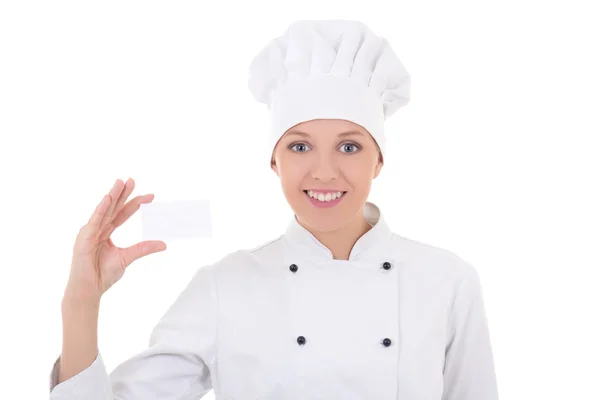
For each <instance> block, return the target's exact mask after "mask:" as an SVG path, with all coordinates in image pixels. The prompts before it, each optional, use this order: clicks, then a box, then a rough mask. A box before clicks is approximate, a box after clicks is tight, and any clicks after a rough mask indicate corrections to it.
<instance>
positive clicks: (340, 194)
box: [303, 190, 348, 207]
mask: <svg viewBox="0 0 600 400" xmlns="http://www.w3.org/2000/svg"><path fill="white" fill-rule="evenodd" d="M303 192H304V194H306V197H307V198H308V199H309V200H310V202H311V203H312V204H313V205H315V206H317V207H333V206H335V205H337V204H338V203H339V202H340V201H342V199H343V198H344V197H345V195H346V193H348V192H347V191H344V190H342V191H337V192H334V191H332V192H327V193H325V192H313V191H312V190H303Z"/></svg>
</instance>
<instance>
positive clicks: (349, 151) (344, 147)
mask: <svg viewBox="0 0 600 400" xmlns="http://www.w3.org/2000/svg"><path fill="white" fill-rule="evenodd" d="M340 148H341V149H342V153H347V154H352V153H356V152H357V151H358V150H360V146H359V145H357V144H355V143H344V144H343V145H342V147H340ZM352 149H355V150H354V151H352Z"/></svg>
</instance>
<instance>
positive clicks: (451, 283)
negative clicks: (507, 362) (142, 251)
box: [50, 21, 498, 400]
mask: <svg viewBox="0 0 600 400" xmlns="http://www.w3.org/2000/svg"><path fill="white" fill-rule="evenodd" d="M328 41H331V42H332V43H334V44H335V45H334V46H332V47H330V48H333V49H334V50H333V51H334V52H337V54H338V55H339V56H340V57H341V58H339V59H338V60H341V64H340V65H339V66H338V67H336V68H337V69H336V70H335V71H336V72H335V73H334V74H332V75H330V77H333V79H334V81H333V83H332V82H327V79H324V78H323V75H321V76H317V79H320V80H321V82H320V84H321V85H322V86H321V87H322V88H323V89H324V91H325V92H327V94H324V95H323V96H324V98H325V100H323V99H320V100H318V101H316V103H319V104H320V106H322V107H323V108H321V107H313V108H311V106H310V105H306V106H304V107H303V106H302V103H297V104H296V107H300V108H301V110H300V111H298V110H296V112H297V113H296V114H294V113H293V112H290V111H289V110H288V109H287V108H278V107H281V104H282V103H284V104H286V105H287V106H289V105H290V104H291V103H293V102H297V100H296V99H298V98H303V99H304V100H307V97H302V96H308V95H309V94H310V93H311V90H316V89H315V88H316V87H314V86H313V87H312V88H311V83H310V82H307V85H306V86H305V85H298V82H295V83H292V85H296V86H295V88H294V89H290V88H289V87H288V88H287V89H285V90H289V93H287V94H286V93H283V94H282V93H278V90H279V89H278V88H279V86H280V85H285V82H289V79H290V75H287V76H286V77H282V76H280V75H277V73H283V72H286V71H287V72H290V71H291V70H294V71H295V72H298V71H299V69H303V68H305V67H306V66H307V65H308V66H309V68H308V69H305V71H308V73H307V75H306V76H311V74H316V75H319V73H315V71H316V70H315V69H313V67H310V66H315V65H317V64H318V65H321V66H323V65H329V67H331V69H327V71H331V70H332V69H333V67H332V66H335V65H336V64H335V62H334V61H335V60H336V58H335V57H329V58H328V60H329V61H331V62H329V63H324V62H323V61H325V60H323V59H318V57H316V56H317V55H318V54H321V55H322V53H319V52H317V51H315V52H314V53H311V49H312V50H314V49H318V50H319V51H323V50H324V49H325V48H326V46H325V43H328ZM351 43H354V44H355V45H356V46H355V48H354V56H352V57H345V56H347V55H348V54H350V53H351V51H350V50H352V47H351V46H350V44H351ZM360 46H362V47H360ZM365 46H375V48H377V51H373V52H371V51H368V49H367V48H365ZM300 49H302V51H300ZM344 49H345V50H344ZM357 49H358V51H357ZM343 51H346V52H347V53H344V54H345V55H343V54H342V52H343ZM361 51H362V53H361ZM389 51H390V50H389V47H386V44H385V42H384V41H382V39H377V38H376V37H375V36H374V35H373V34H372V32H371V31H369V30H368V28H366V26H364V25H363V24H361V23H358V22H352V21H299V22H295V23H294V24H292V25H291V26H290V28H289V29H288V31H287V32H286V35H284V36H283V37H281V38H278V39H277V40H275V41H272V42H271V43H270V44H269V46H268V47H267V48H266V49H265V50H264V51H262V52H261V53H260V54H259V56H257V58H256V59H255V60H254V62H253V67H252V68H254V70H253V69H252V68H251V72H252V71H254V74H253V75H251V83H250V85H251V90H253V93H254V94H255V95H256V96H257V98H262V99H263V100H266V101H268V104H269V106H270V109H271V110H272V112H276V113H277V115H274V116H273V126H274V127H275V128H274V131H273V137H272V140H273V141H272V145H274V143H276V140H277V135H279V137H280V136H281V132H280V133H275V132H277V129H279V130H280V129H287V128H286V127H289V126H288V125H289V124H294V123H297V122H296V121H298V120H300V121H301V120H302V118H307V119H311V118H315V117H314V116H315V115H319V117H322V118H337V117H339V116H341V115H346V116H347V117H348V119H349V120H352V121H355V122H356V121H361V122H362V123H364V124H365V125H366V126H368V127H369V132H371V133H372V134H373V136H374V137H375V138H376V140H377V141H378V144H380V146H381V144H382V143H383V141H382V140H381V139H382V138H381V136H380V134H381V132H380V131H377V130H378V129H380V128H381V126H380V125H378V124H380V122H381V121H378V120H377V118H376V116H377V114H373V113H374V112H375V110H374V109H369V105H368V104H367V103H368V102H365V103H364V104H363V105H365V106H366V107H365V108H366V110H365V109H362V108H361V107H356V108H354V109H352V105H351V104H350V103H351V101H348V102H347V103H345V107H340V106H339V104H338V105H332V104H331V103H329V102H328V101H327V100H333V99H334V98H335V96H336V94H335V92H336V91H337V90H338V89H340V88H341V87H343V85H340V82H343V79H342V78H341V75H344V74H345V72H343V73H341V75H340V72H341V71H342V70H343V69H342V68H340V67H341V66H343V65H344V64H343V63H352V62H360V63H364V64H368V65H369V66H370V68H371V71H373V70H377V66H378V64H377V62H372V61H373V60H374V59H378V60H379V61H380V62H390V63H391V65H392V66H395V68H392V70H393V71H395V72H394V73H396V75H395V77H394V76H392V75H393V73H392V74H389V73H387V72H386V73H384V75H385V74H388V78H390V76H391V78H390V79H388V80H387V81H386V80H385V79H381V78H382V76H383V75H382V76H380V77H379V78H377V76H376V75H375V74H374V75H373V78H374V79H372V80H370V81H369V80H361V82H363V83H365V84H366V83H368V82H371V84H374V85H377V84H379V85H383V86H381V87H383V88H385V87H388V89H387V90H388V92H387V94H386V95H385V96H380V97H379V98H380V99H381V98H384V97H385V98H386V99H387V100H386V101H387V102H388V103H387V104H388V107H387V108H385V110H387V112H393V109H394V107H396V108H397V107H399V106H398V104H402V103H404V104H405V103H406V101H408V100H407V99H408V83H407V82H408V79H407V75H406V72H405V70H403V69H402V68H399V65H400V64H398V63H399V61H398V60H397V59H394V57H392V55H391V54H390V52H389ZM367 53H368V55H369V56H368V57H366V55H367ZM307 54H313V55H314V56H315V57H312V58H311V57H308V60H309V61H310V60H311V59H312V62H309V63H308V64H306V63H303V61H305V59H306V58H307V57H306V55H307ZM361 54H362V55H363V58H361ZM278 55H279V56H281V57H280V58H278ZM342 56H343V57H342ZM261 57H262V58H261ZM388 67H389V65H388ZM265 68H267V69H268V68H272V69H273V70H272V71H271V73H272V74H271V78H274V77H275V78H276V79H266V77H267V76H268V74H265V75H263V76H262V78H260V79H259V78H258V75H257V72H256V71H263V72H264V71H265ZM384 70H385V68H383V67H381V69H380V70H379V71H384ZM273 71H277V73H273ZM347 71H349V74H350V75H346V76H347V77H350V78H351V77H352V76H353V75H352V71H355V72H357V73H363V72H364V71H367V68H365V65H363V64H361V66H360V67H359V66H358V65H355V67H354V69H348V70H347ZM388 71H390V70H389V69H388ZM336 74H337V75H336ZM284 75H285V74H284ZM334 75H335V77H334ZM357 76H360V75H357ZM394 78H395V79H394ZM253 79H254V80H253ZM261 79H262V81H261ZM292 79H299V78H298V77H295V78H292ZM306 79H309V78H306ZM352 79H354V78H352ZM259 81H260V82H259ZM384 82H388V83H387V84H386V83H384ZM312 83H315V82H314V81H313V82H312ZM269 85H274V88H269V87H268V86H269ZM328 85H329V86H328ZM386 85H391V86H386ZM358 87H359V85H356V86H355V87H353V88H351V89H349V90H348V89H341V90H342V94H343V95H344V96H349V97H351V95H350V94H351V93H354V94H358V93H359V90H358V89H357V88H358ZM307 88H308V89H307ZM344 90H345V91H344ZM293 93H296V94H298V93H300V94H298V96H293V95H292V94H293ZM312 93H313V94H314V93H315V92H312ZM381 93H382V92H380V94H381ZM371 94H372V93H371ZM363 95H364V93H363V94H360V96H363ZM261 96H262V97H261ZM328 96H329V97H328ZM386 96H387V97H386ZM373 98H375V97H373ZM361 101H364V99H363V100H361ZM355 106H356V104H355ZM336 107H340V108H337V109H336ZM323 109H325V110H326V111H329V113H323V114H321V113H320V110H323ZM273 110H275V111H273ZM348 110H350V111H348ZM390 110H392V111H390ZM384 112H385V111H384ZM388 115H389V114H388ZM379 118H380V119H381V118H382V117H381V115H380V116H379ZM363 126H364V125H363ZM373 132H374V133H373ZM382 151H383V148H382ZM363 216H364V217H365V219H366V221H367V222H368V223H369V224H370V225H371V229H370V230H369V231H368V232H367V233H365V234H364V235H363V236H361V237H360V238H359V239H358V241H357V242H356V243H355V244H354V246H353V247H352V250H351V253H350V256H349V259H348V260H338V259H334V258H333V255H332V253H331V251H330V250H329V249H328V248H327V247H325V246H324V245H323V244H322V243H321V242H319V240H318V239H316V238H315V236H313V235H312V234H311V233H310V232H309V231H308V230H307V229H305V228H304V227H302V225H300V224H299V223H298V221H297V219H296V217H295V216H293V217H292V218H291V219H290V223H289V225H288V227H287V229H286V231H285V232H284V234H283V235H281V236H280V237H278V238H276V239H274V240H272V241H269V242H267V243H264V244H262V245H260V246H258V247H256V248H254V249H250V250H240V251H237V252H233V253H231V254H228V255H226V256H224V257H223V258H222V259H221V260H219V261H218V262H216V263H214V264H210V265H205V266H203V267H201V268H199V269H198V270H197V272H196V273H195V275H194V276H193V278H192V279H191V281H190V282H189V284H188V285H187V287H186V288H184V290H183V291H182V292H181V294H180V295H179V296H178V297H177V299H176V300H175V302H174V303H173V304H172V305H171V306H170V307H169V308H168V310H167V311H166V312H165V314H164V315H163V316H162V318H161V319H160V320H159V321H158V323H157V325H156V326H155V327H154V329H153V330H152V333H151V336H150V343H149V347H148V348H147V349H146V350H144V351H143V352H141V353H139V354H137V355H135V356H133V357H132V358H130V359H128V360H126V361H124V362H123V363H122V364H120V365H119V366H117V368H115V369H114V371H112V373H110V374H108V373H107V370H106V368H105V366H104V364H103V360H102V354H101V352H99V353H98V355H97V357H96V359H95V360H94V361H93V363H92V364H91V365H90V366H89V367H88V368H86V369H84V370H83V371H81V372H80V373H79V374H77V375H75V376H73V377H71V378H70V379H68V380H66V381H64V382H61V383H60V384H58V385H57V381H58V379H57V378H58V371H59V366H60V357H59V358H57V360H56V362H55V364H54V368H53V369H52V372H51V376H50V399H51V400H80V399H86V400H113V399H119V400H196V399H199V398H200V397H202V396H203V395H204V394H206V393H208V392H209V391H210V390H214V394H215V398H216V399H218V400H221V399H222V400H250V399H252V400H254V399H264V400H266V399H270V400H276V399H277V400H287V399H289V400H301V399H302V400H307V399H315V400H316V399H323V400H325V399H327V400H331V399H343V400H359V399H360V400H497V399H498V393H497V384H496V377H495V371H494V362H493V356H492V349H491V343H490V336H489V332H488V326H487V318H486V313H485V308H484V304H483V296H482V290H481V284H480V280H479V276H478V273H477V271H476V269H475V268H474V267H473V266H472V265H471V264H469V263H468V262H466V261H465V260H463V259H461V258H460V257H458V256H457V255H455V254H453V253H452V252H450V251H448V250H444V249H441V248H437V247H434V246H431V245H427V244H423V243H419V242H417V241H414V240H411V239H408V238H405V237H402V236H399V235H397V234H395V233H393V232H391V231H390V228H389V227H388V225H387V223H386V222H385V220H384V218H383V215H382V212H381V210H380V209H379V207H378V206H377V205H375V204H374V203H372V202H367V203H366V204H365V205H364V207H363Z"/></svg>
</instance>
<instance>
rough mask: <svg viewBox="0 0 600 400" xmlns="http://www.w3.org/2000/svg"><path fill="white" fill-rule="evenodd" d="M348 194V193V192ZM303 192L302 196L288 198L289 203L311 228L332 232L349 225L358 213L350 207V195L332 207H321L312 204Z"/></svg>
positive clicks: (299, 217) (301, 219) (302, 220)
mask: <svg viewBox="0 0 600 400" xmlns="http://www.w3.org/2000/svg"><path fill="white" fill-rule="evenodd" d="M346 195H347V194H346ZM305 196H306V195H305V194H304V193H302V195H301V196H297V195H295V196H294V198H293V199H289V198H288V203H289V204H290V206H291V208H292V209H293V211H294V214H296V216H297V217H298V220H300V221H301V222H302V223H303V224H304V225H308V226H309V227H310V229H311V230H313V231H318V232H331V231H335V230H337V229H340V228H342V227H344V226H345V225H347V224H348V223H349V222H350V221H352V219H353V218H355V217H356V215H355V214H356V213H354V212H352V211H351V207H349V204H348V203H349V201H348V200H350V197H348V198H345V199H343V201H342V202H341V203H340V204H338V205H336V206H334V207H331V208H319V207H316V206H315V205H313V204H311V203H310V201H309V200H308V199H307V198H306V197H305ZM290 200H291V201H290Z"/></svg>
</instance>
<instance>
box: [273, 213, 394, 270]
mask: <svg viewBox="0 0 600 400" xmlns="http://www.w3.org/2000/svg"><path fill="white" fill-rule="evenodd" d="M363 216H364V217H365V219H366V220H367V222H368V223H369V224H370V225H371V226H372V228H371V229H370V230H369V231H368V232H367V233H365V234H364V235H362V236H361V237H360V238H359V239H358V240H357V241H356V243H355V244H354V247H352V251H351V252H350V257H349V260H335V259H334V258H333V254H332V253H331V251H330V250H329V249H328V248H327V247H326V246H325V245H324V244H323V243H321V242H320V241H319V240H318V239H317V238H316V237H315V236H314V235H313V234H312V233H310V231H308V230H307V229H306V228H304V227H303V226H302V225H300V223H299V222H298V220H297V218H296V215H294V216H293V217H292V220H291V221H290V223H289V224H288V227H287V229H286V231H285V234H284V238H285V241H286V242H287V244H288V245H289V246H290V247H292V248H293V249H294V250H296V251H297V252H299V253H300V254H301V255H302V256H304V257H307V258H310V259H312V260H313V261H342V262H343V261H346V262H347V261H357V260H364V259H366V258H367V257H369V256H370V255H371V254H373V252H375V251H376V250H378V249H379V248H380V247H381V246H383V245H384V244H386V243H388V240H389V239H390V236H391V232H390V229H389V227H388V225H387V223H386V222H385V220H384V219H383V216H382V214H381V211H380V209H379V207H378V206H376V205H375V204H374V203H371V202H366V203H365V205H364V206H363Z"/></svg>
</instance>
